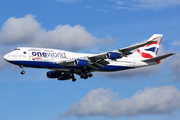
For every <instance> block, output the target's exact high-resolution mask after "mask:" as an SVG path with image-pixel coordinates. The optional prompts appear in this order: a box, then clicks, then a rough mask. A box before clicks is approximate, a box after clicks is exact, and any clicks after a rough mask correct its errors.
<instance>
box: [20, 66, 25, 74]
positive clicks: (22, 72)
mask: <svg viewBox="0 0 180 120" xmlns="http://www.w3.org/2000/svg"><path fill="white" fill-rule="evenodd" d="M19 67H20V68H22V71H21V75H23V74H25V71H24V67H23V66H22V65H20V66H19Z"/></svg>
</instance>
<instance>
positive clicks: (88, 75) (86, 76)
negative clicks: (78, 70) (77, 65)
mask: <svg viewBox="0 0 180 120" xmlns="http://www.w3.org/2000/svg"><path fill="white" fill-rule="evenodd" d="M92 76H93V74H91V73H87V74H82V75H81V76H80V77H81V79H87V78H88V77H92Z"/></svg>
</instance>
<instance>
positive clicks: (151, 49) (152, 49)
mask: <svg viewBox="0 0 180 120" xmlns="http://www.w3.org/2000/svg"><path fill="white" fill-rule="evenodd" d="M145 50H146V51H152V52H155V50H156V47H152V48H149V49H145Z"/></svg>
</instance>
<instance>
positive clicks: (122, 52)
mask: <svg viewBox="0 0 180 120" xmlns="http://www.w3.org/2000/svg"><path fill="white" fill-rule="evenodd" d="M153 42H156V41H146V42H143V43H140V44H136V45H132V46H129V47H125V48H122V49H118V50H114V51H110V52H105V53H101V54H96V55H91V56H84V57H83V58H77V59H73V60H64V61H59V62H56V63H57V64H59V65H64V66H87V67H90V68H93V69H98V68H100V67H104V66H105V65H107V64H109V62H108V61H107V60H106V59H112V60H115V59H119V58H121V57H123V56H127V55H129V54H132V53H131V52H130V51H131V50H134V49H137V48H139V47H141V46H144V45H147V44H150V43H153Z"/></svg>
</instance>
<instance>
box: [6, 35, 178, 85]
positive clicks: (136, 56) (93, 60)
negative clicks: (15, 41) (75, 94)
mask: <svg viewBox="0 0 180 120" xmlns="http://www.w3.org/2000/svg"><path fill="white" fill-rule="evenodd" d="M162 36H163V35H161V34H154V35H153V36H152V37H151V38H149V39H148V40H147V41H146V42H143V43H140V44H136V45H132V46H129V47H125V48H121V49H117V50H114V51H110V52H105V53H101V54H85V53H74V52H69V51H64V50H57V49H47V48H31V47H18V48H16V49H15V50H14V51H12V52H10V53H8V54H6V55H5V56H4V59H5V60H6V61H8V62H10V63H12V64H15V65H18V66H20V68H22V71H21V74H24V73H25V71H24V67H31V68H45V69H49V70H51V71H49V72H47V77H48V78H56V79H58V80H69V79H71V80H72V81H73V82H74V81H76V78H75V75H74V74H76V75H78V76H80V78H82V79H87V78H89V77H92V76H93V74H92V72H95V71H100V72H114V71H121V70H128V69H134V68H139V67H145V66H150V65H156V64H159V63H160V60H162V59H164V58H167V57H169V56H171V55H173V54H175V53H170V54H166V55H162V56H158V57H157V56H156V55H157V52H158V49H159V46H160V43H161V40H162ZM132 50H135V52H131V51H132Z"/></svg>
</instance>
